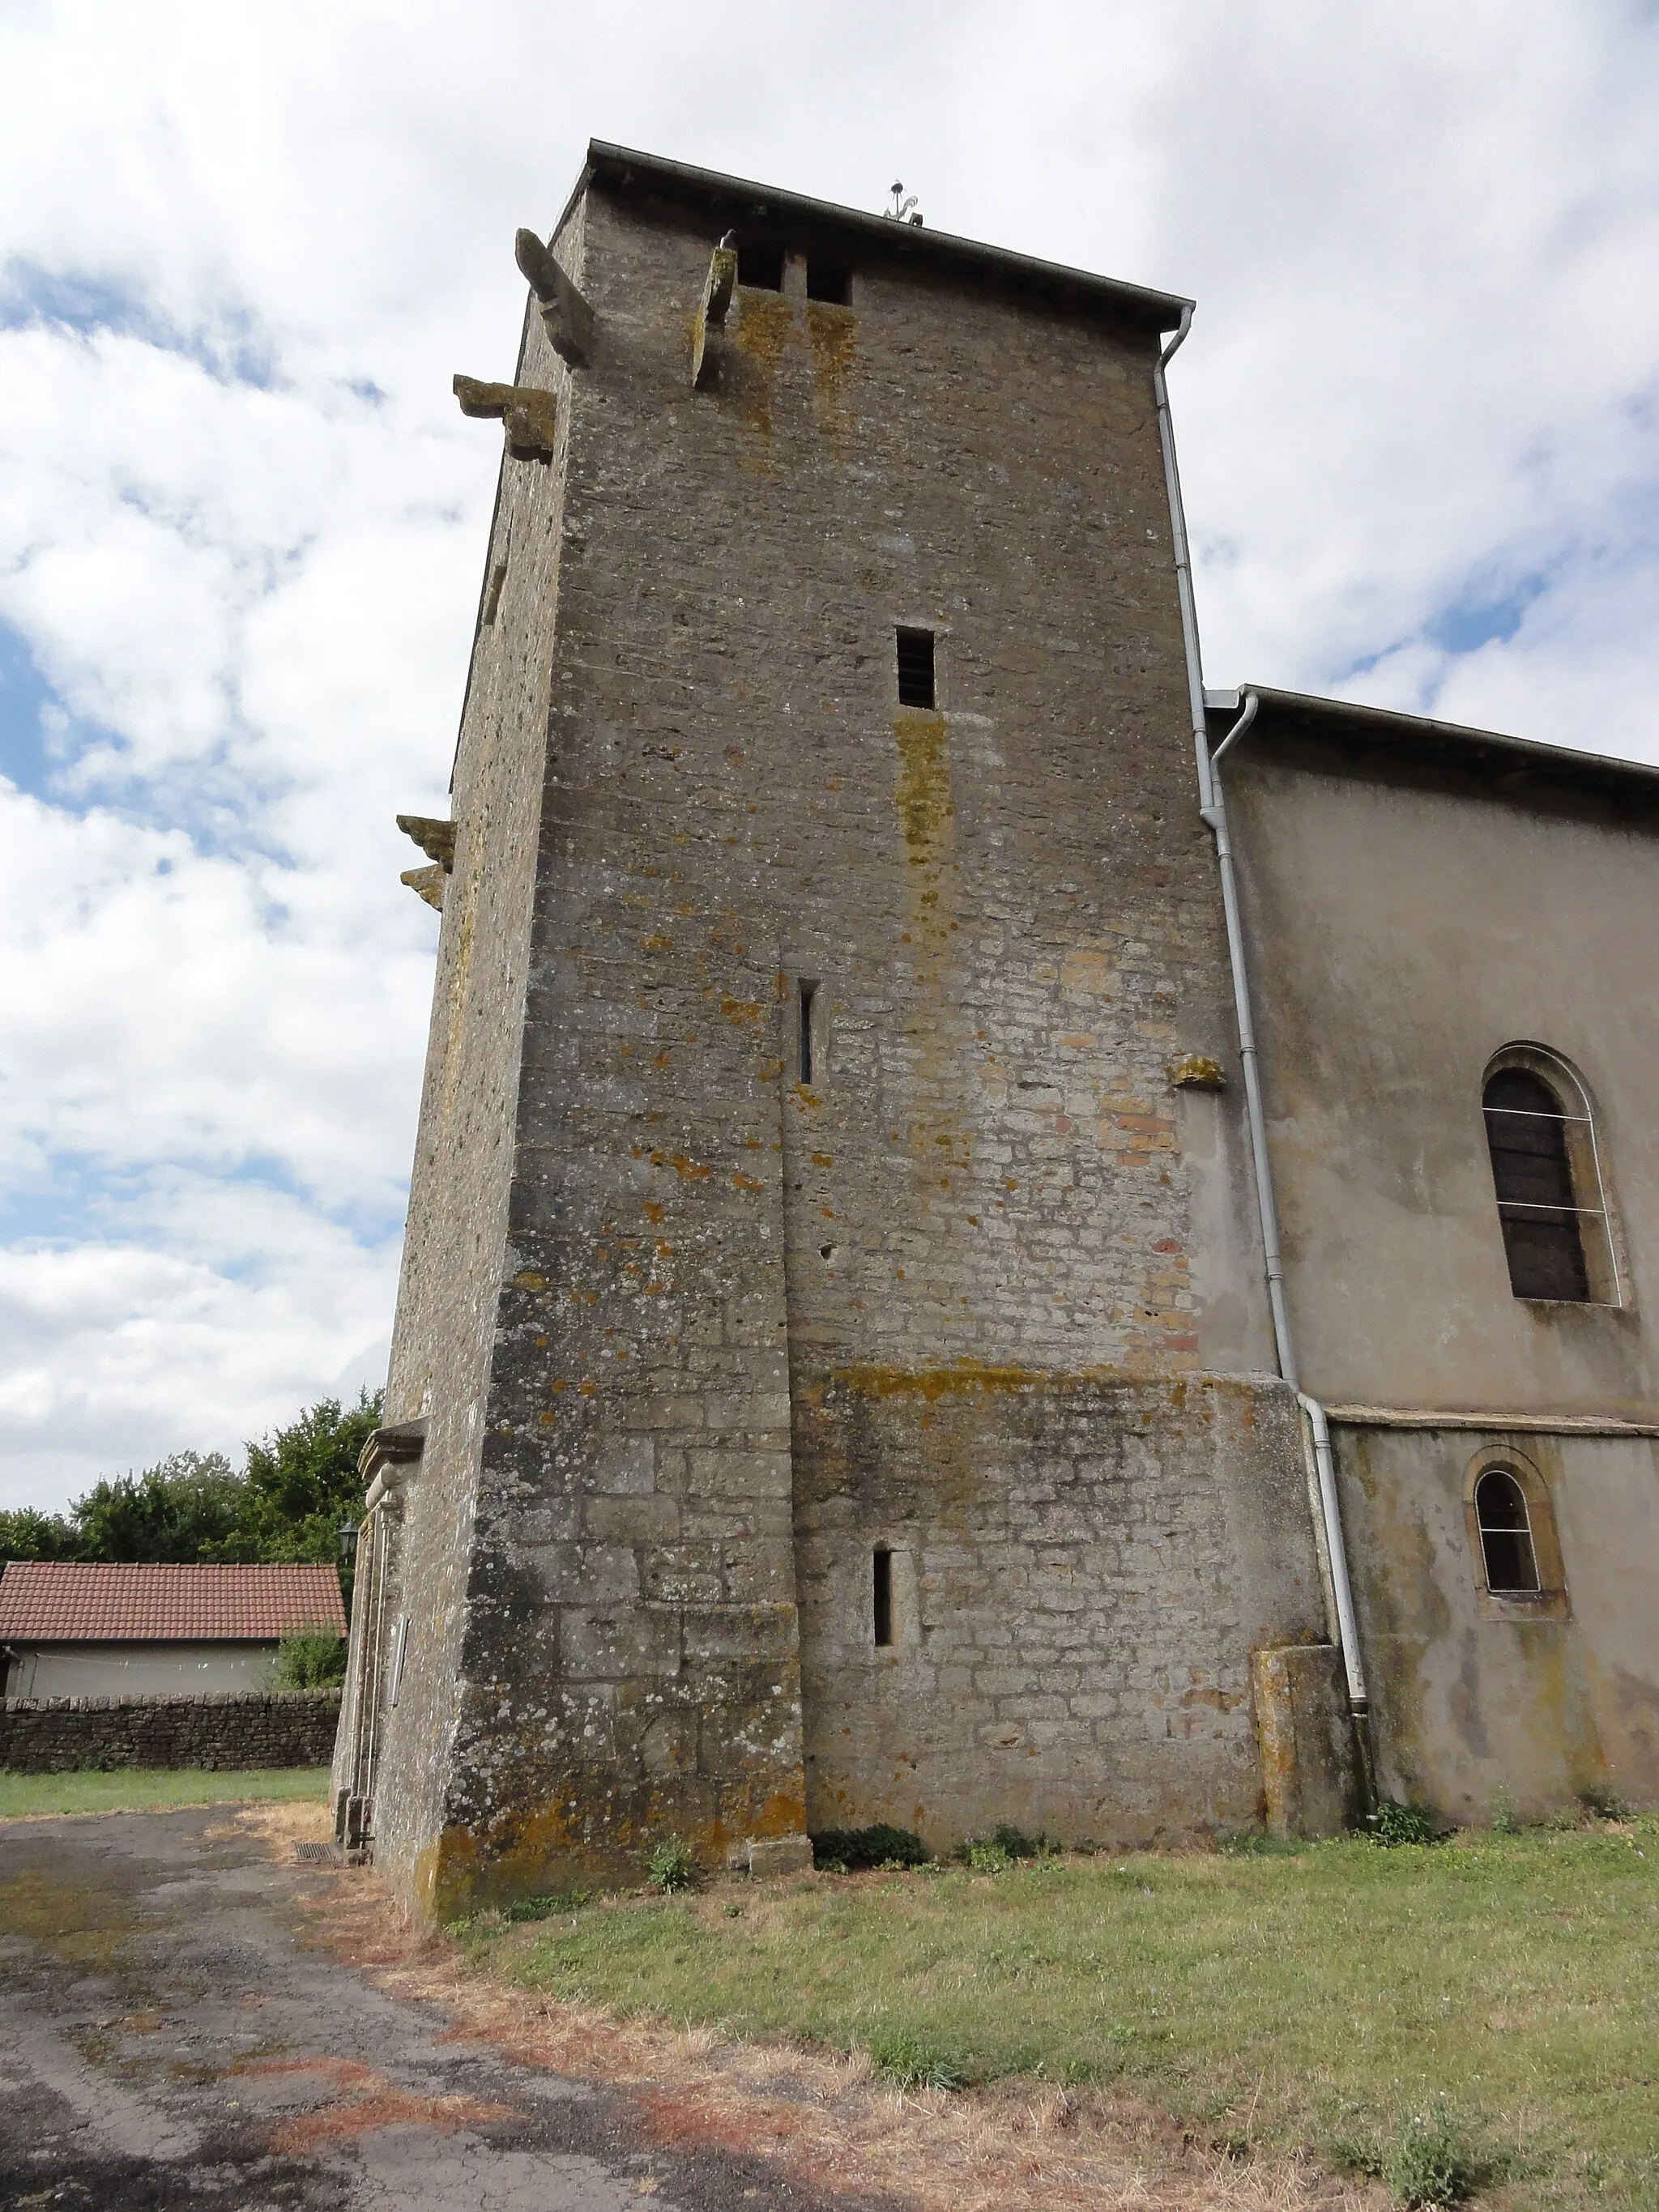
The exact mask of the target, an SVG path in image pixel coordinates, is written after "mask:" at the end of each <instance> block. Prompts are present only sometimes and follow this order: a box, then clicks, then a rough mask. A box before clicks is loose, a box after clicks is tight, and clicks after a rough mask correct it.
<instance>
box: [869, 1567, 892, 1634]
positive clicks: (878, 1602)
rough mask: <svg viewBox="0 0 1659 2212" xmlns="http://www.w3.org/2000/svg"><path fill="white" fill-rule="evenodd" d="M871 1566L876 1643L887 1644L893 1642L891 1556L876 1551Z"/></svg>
mask: <svg viewBox="0 0 1659 2212" xmlns="http://www.w3.org/2000/svg"><path fill="white" fill-rule="evenodd" d="M872 1565H873V1567H874V1571H875V1581H874V1595H875V1622H876V1642H877V1644H890V1643H891V1642H892V1640H893V1555H892V1553H890V1552H881V1551H878V1552H877V1553H875V1554H874V1555H873V1558H872Z"/></svg>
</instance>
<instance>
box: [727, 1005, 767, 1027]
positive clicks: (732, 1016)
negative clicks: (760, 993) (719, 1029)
mask: <svg viewBox="0 0 1659 2212" xmlns="http://www.w3.org/2000/svg"><path fill="white" fill-rule="evenodd" d="M720 1012H721V1013H722V1014H724V1015H725V1017H726V1020H727V1021H728V1022H735V1023H737V1024H738V1027H739V1028H740V1029H755V1028H757V1027H758V1025H759V1023H760V1018H761V1010H760V1008H759V1006H757V1004H756V1002H755V1001H754V1000H752V999H722V1000H720Z"/></svg>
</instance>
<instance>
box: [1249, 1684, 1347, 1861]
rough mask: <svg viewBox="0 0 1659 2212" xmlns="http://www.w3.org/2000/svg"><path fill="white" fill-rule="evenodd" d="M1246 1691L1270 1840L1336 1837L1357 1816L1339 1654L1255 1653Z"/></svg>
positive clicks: (1344, 1690)
mask: <svg viewBox="0 0 1659 2212" xmlns="http://www.w3.org/2000/svg"><path fill="white" fill-rule="evenodd" d="M1250 1686H1251V1689H1252V1692H1254V1695H1255V1732H1256V1741H1257V1742H1258V1743H1259V1745H1260V1746H1261V1787H1262V1796H1263V1799H1264V1801H1265V1805H1266V1811H1267V1832H1268V1834H1269V1835H1270V1836H1285V1837H1291V1836H1297V1837H1307V1838H1312V1837H1317V1836H1340V1834H1341V1833H1342V1832H1343V1830H1344V1829H1345V1828H1350V1827H1352V1826H1353V1825H1354V1824H1355V1822H1356V1821H1357V1820H1358V1819H1359V1818H1360V1815H1361V1813H1362V1810H1363V1807H1362V1803H1361V1798H1362V1789H1361V1778H1360V1773H1359V1763H1358V1756H1357V1753H1356V1747H1355V1743H1354V1733H1353V1723H1352V1719H1351V1718H1350V1717H1349V1713H1348V1699H1347V1692H1346V1685H1345V1682H1344V1679H1343V1672H1342V1654H1341V1652H1340V1650H1338V1649H1337V1647H1336V1645H1335V1644H1280V1645H1279V1646H1277V1647H1276V1648H1273V1649H1269V1650H1261V1651H1253V1652H1252V1653H1251V1655H1250Z"/></svg>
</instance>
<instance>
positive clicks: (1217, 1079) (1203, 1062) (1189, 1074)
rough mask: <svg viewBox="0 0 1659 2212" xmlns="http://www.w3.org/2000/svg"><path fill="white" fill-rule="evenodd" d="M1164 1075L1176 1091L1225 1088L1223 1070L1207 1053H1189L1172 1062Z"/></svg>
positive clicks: (1219, 1089)
mask: <svg viewBox="0 0 1659 2212" xmlns="http://www.w3.org/2000/svg"><path fill="white" fill-rule="evenodd" d="M1164 1073H1165V1074H1166V1075H1167V1076H1168V1077H1169V1079H1170V1082H1171V1083H1172V1084H1173V1085H1175V1087H1176V1090H1177V1091H1225V1089H1226V1088H1227V1075H1226V1071H1225V1068H1224V1067H1223V1066H1222V1065H1221V1062H1220V1061H1219V1060H1212V1059H1211V1058H1210V1057H1209V1055H1208V1054H1207V1053H1201V1052H1189V1053H1188V1054H1186V1056H1185V1057H1184V1058H1183V1059H1181V1060H1171V1061H1170V1065H1169V1066H1167V1067H1166V1068H1165V1069H1164Z"/></svg>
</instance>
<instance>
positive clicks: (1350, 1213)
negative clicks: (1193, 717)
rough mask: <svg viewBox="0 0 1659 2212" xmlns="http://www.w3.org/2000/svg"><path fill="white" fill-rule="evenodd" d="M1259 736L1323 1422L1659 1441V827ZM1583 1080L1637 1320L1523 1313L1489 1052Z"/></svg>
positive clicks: (1498, 777) (1251, 870) (1277, 1167)
mask: <svg viewBox="0 0 1659 2212" xmlns="http://www.w3.org/2000/svg"><path fill="white" fill-rule="evenodd" d="M1382 751H1383V749H1382V748H1381V747H1378V748H1375V749H1373V755H1372V757H1370V759H1369V760H1368V759H1366V758H1362V757H1359V749H1358V747H1357V746H1355V745H1354V744H1353V743H1352V741H1351V740H1350V741H1349V742H1347V743H1346V744H1344V743H1340V742H1338V741H1335V740H1334V741H1333V742H1332V743H1330V744H1328V745H1325V746H1323V747H1321V746H1317V745H1315V744H1310V743H1307V742H1301V743H1291V742H1289V741H1287V740H1285V739H1281V738H1279V737H1278V736H1277V735H1276V733H1274V732H1271V731H1267V732H1264V733H1263V734H1262V735H1261V737H1260V738H1257V737H1256V736H1255V735H1254V734H1253V735H1252V736H1250V737H1249V738H1246V739H1245V740H1244V743H1243V745H1242V746H1241V748H1240V750H1239V752H1238V754H1237V756H1236V757H1235V760H1234V761H1233V763H1231V764H1230V765H1229V768H1228V770H1227V775H1228V789H1229V793H1230V797H1229V810H1230V812H1231V816H1232V817H1233V822H1234V829H1235V837H1236V842H1237V846H1238V848H1239V853H1240V866H1241V870H1242V872H1243V880H1244V890H1245V911H1246V925H1247V927H1248V930H1249V937H1250V941H1251V946H1252V959H1253V962H1254V963H1255V972H1256V975H1257V976H1258V978H1259V984H1258V989H1257V994H1256V995H1257V1024H1258V1029H1259V1032H1260V1036H1261V1047H1262V1058H1263V1066H1264V1073H1265V1076H1266V1082H1267V1112H1268V1120H1269V1127H1270V1134H1271V1141H1272V1148H1273V1171H1274V1176H1275V1180H1276V1182H1277V1185H1278V1190H1279V1210H1280V1213H1281V1216H1282V1218H1283V1224H1284V1230H1285V1251H1286V1255H1287V1259H1288V1262H1289V1276H1290V1296H1291V1313H1292V1318H1293V1320H1294V1323H1295V1328H1296V1334H1297V1347H1298V1351H1299V1352H1300V1356H1301V1362H1302V1368H1303V1372H1304V1379H1305V1380H1306V1382H1307V1386H1308V1388H1309V1389H1310V1390H1311V1391H1313V1393H1314V1394H1315V1395H1316V1396H1318V1397H1320V1398H1322V1399H1324V1400H1326V1401H1328V1402H1330V1403H1333V1404H1338V1405H1340V1404H1349V1405H1366V1406H1389V1407H1405V1408H1412V1407H1422V1408H1425V1409H1434V1408H1443V1409H1446V1410H1454V1411H1468V1412H1488V1411H1503V1410H1508V1411H1512V1412H1517V1413H1565V1414H1587V1415H1589V1414H1601V1415H1616V1416H1620V1417H1622V1418H1624V1419H1629V1420H1635V1421H1645V1420H1651V1419H1654V1418H1655V1416H1654V1412H1653V1409H1654V1407H1656V1406H1659V1360H1656V1354H1655V1348H1654V1340H1653V1333H1652V1331H1651V1329H1650V1327H1649V1326H1648V1323H1647V1319H1646V1310H1647V1308H1648V1306H1649V1305H1650V1303H1651V1301H1652V1300H1653V1299H1654V1298H1655V1297H1659V1279H1656V1277H1655V1273H1654V1267H1655V1255H1656V1253H1659V1119H1656V1116H1655V1115H1654V1114H1653V1111H1652V1102H1653V1100H1654V1098H1655V1097H1656V1095H1659V1001H1656V999H1655V995H1654V992H1653V988H1652V979H1653V975H1654V973H1655V969H1656V966H1659V921H1656V905H1655V899H1654V889H1655V883H1656V866H1659V814H1656V812H1655V811H1654V809H1653V806H1652V803H1651V799H1650V800H1649V801H1648V802H1647V803H1646V804H1644V803H1642V801H1641V799H1640V798H1639V796H1638V794H1635V793H1632V794H1630V795H1628V796H1626V797H1625V798H1624V799H1619V800H1613V799H1608V798H1606V797H1603V796H1601V795H1599V794H1598V793H1595V791H1593V790H1590V789H1588V788H1585V787H1580V786H1575V784H1574V783H1573V782H1572V781H1571V777H1569V776H1560V777H1558V778H1556V779H1555V780H1554V781H1553V782H1552V781H1551V779H1550V778H1549V777H1548V776H1547V775H1544V774H1542V773H1540V772H1536V771H1535V772H1534V773H1532V774H1530V775H1528V774H1527V773H1525V772H1523V771H1522V769H1519V768H1517V767H1516V763H1515V762H1514V760H1513V758H1512V757H1511V758H1510V759H1509V760H1507V761H1503V760H1500V761H1499V762H1498V763H1496V764H1493V765H1489V766H1487V767H1486V768H1485V769H1482V770H1480V772H1478V773H1477V772H1475V771H1474V769H1469V768H1464V769H1460V768H1459V765H1458V762H1457V760H1456V758H1455V756H1454V757H1453V759H1452V760H1451V762H1450V763H1449V764H1448V765H1447V766H1444V767H1442V768H1436V767H1435V766H1433V765H1432V764H1430V763H1425V762H1423V761H1422V760H1421V759H1420V758H1418V759H1416V760H1413V757H1412V756H1411V755H1410V753H1409V752H1408V751H1407V749H1405V748H1404V747H1398V746H1397V747H1395V748H1394V751H1395V755H1396V757H1395V759H1394V761H1393V762H1392V763H1388V762H1385V761H1384V760H1383V758H1382V757H1380V756H1381V754H1382ZM1513 1042H1534V1043H1537V1044H1541V1045H1545V1046H1547V1047H1550V1048H1553V1050H1554V1051H1555V1052H1556V1053H1558V1054H1563V1055H1565V1058H1566V1059H1567V1060H1569V1061H1570V1062H1571V1063H1572V1065H1573V1066H1575V1067H1576V1068H1577V1070H1578V1072H1579V1073H1580V1074H1581V1075H1582V1077H1583V1079H1584V1082H1585V1084H1586V1085H1587V1087H1588V1089H1589V1093H1590V1096H1591V1098H1592V1100H1593V1102H1594V1104H1595V1112H1596V1119H1597V1122H1598V1139H1599V1141H1600V1145H1601V1158H1602V1162H1603V1165H1604V1169H1605V1172H1606V1178H1607V1186H1608V1189H1609V1193H1610V1194H1611V1197H1612V1200H1613V1207H1614V1210H1615V1214H1616V1217H1617V1220H1616V1227H1617V1232H1618V1235H1619V1237H1620V1249H1621V1250H1622V1251H1623V1252H1624V1254H1625V1255H1626V1259H1625V1263H1624V1264H1625V1268H1626V1303H1625V1304H1624V1305H1623V1306H1622V1307H1614V1306H1612V1305H1575V1304H1565V1303H1560V1302H1547V1301H1528V1300H1523V1299H1518V1298H1516V1297H1514V1296H1513V1295H1512V1294H1511V1291H1510V1280H1509V1274H1508V1270H1507V1267H1506V1266H1505V1262H1504V1245H1503V1237H1502V1234H1501V1231H1500V1229H1499V1226H1498V1212H1497V1206H1496V1204H1495V1202H1494V1198H1493V1190H1492V1167H1491V1163H1490V1160H1489V1158H1488V1155H1487V1152H1486V1131H1485V1127H1484V1124H1483V1121H1482V1119H1481V1111H1480V1098H1481V1081H1482V1078H1483V1075H1484V1073H1485V1071H1486V1066H1487V1063H1488V1061H1489V1060H1490V1059H1491V1057H1492V1054H1494V1053H1495V1052H1497V1051H1498V1049H1499V1048H1501V1047H1502V1046H1504V1045H1506V1044H1510V1043H1513Z"/></svg>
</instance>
